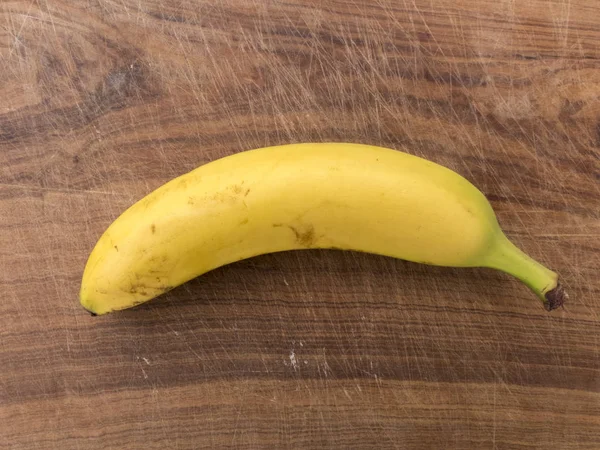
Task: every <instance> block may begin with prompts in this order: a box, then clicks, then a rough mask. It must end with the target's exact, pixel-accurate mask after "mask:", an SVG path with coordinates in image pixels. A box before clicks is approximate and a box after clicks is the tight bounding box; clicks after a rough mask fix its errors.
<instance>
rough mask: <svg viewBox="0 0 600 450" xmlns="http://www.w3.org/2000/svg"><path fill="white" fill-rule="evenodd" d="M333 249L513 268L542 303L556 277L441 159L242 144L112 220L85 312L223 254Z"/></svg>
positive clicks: (219, 262) (188, 273) (557, 295)
mask: <svg viewBox="0 0 600 450" xmlns="http://www.w3.org/2000/svg"><path fill="white" fill-rule="evenodd" d="M310 248H335V249H344V250H354V251H362V252H368V253H374V254H379V255H385V256H391V257H395V258H400V259H404V260H408V261H413V262H418V263H423V264H431V265H438V266H450V267H488V268H492V269H496V270H500V271H503V272H506V273H508V274H510V275H513V276H515V277H516V278H518V279H519V280H521V281H522V282H523V283H524V284H525V285H527V286H528V287H529V288H530V289H531V290H532V291H533V292H534V293H535V294H537V295H538V297H539V298H540V299H541V300H542V302H543V303H544V305H545V307H546V309H548V310H551V309H554V308H556V307H558V306H560V305H562V303H563V301H564V299H565V298H566V293H565V292H564V290H563V289H562V287H561V286H560V285H559V283H558V275H557V274H556V273H554V272H553V271H551V270H549V269H547V268H545V267H544V266H542V265H541V264H540V263H538V262H536V261H534V260H533V259H532V258H530V257H529V256H527V255H526V254H525V253H523V252H522V251H521V250H519V249H518V248H517V247H516V246H514V245H513V244H512V243H511V242H510V241H509V240H508V239H507V238H506V236H505V235H504V233H503V232H502V230H501V229H500V226H499V225H498V221H497V219H496V216H495V213H494V211H493V210H492V207H491V206H490V204H489V202H488V201H487V199H486V198H485V196H484V195H483V194H482V193H481V192H480V191H479V190H478V189H477V188H476V187H475V186H473V185H472V184H471V183H470V182H468V181H467V180H466V179H465V178H463V177H461V176H460V175H458V174H457V173H455V172H453V171H451V170H450V169H447V168H445V167H443V166H440V165H438V164H435V163H433V162H431V161H428V160H425V159H422V158H419V157H416V156H412V155H409V154H407V153H404V152H401V151H398V150H392V149H387V148H382V147H374V146H368V145H361V144H347V143H321V144H290V145H282V146H276V147H266V148H262V149H256V150H249V151H246V152H242V153H238V154H235V155H232V156H228V157H225V158H222V159H218V160H216V161H213V162H211V163H208V164H206V165H203V166H201V167H199V168H197V169H195V170H193V171H191V172H189V173H187V174H185V175H182V176H180V177H178V178H175V179H173V180H171V181H169V182H168V183H166V184H164V185H163V186H161V187H159V188H158V189H156V190H155V191H154V192H152V193H150V194H149V195H147V196H146V197H145V198H143V199H141V200H140V201H138V202H137V203H135V204H134V205H133V206H131V207H130V208H129V209H127V210H126V211H125V212H124V213H123V214H122V215H121V216H120V217H119V218H117V219H116V220H115V221H114V222H113V223H112V224H111V225H110V226H109V227H108V229H107V230H106V231H105V232H104V234H103V235H102V236H101V237H100V239H99V240H98V242H97V244H96V246H95V248H94V249H93V251H92V252H91V254H90V256H89V259H88V261H87V264H86V266H85V270H84V274H83V279H82V283H81V291H80V301H81V304H82V305H83V307H84V308H86V309H87V310H88V311H90V312H91V313H92V314H105V313H108V312H111V311H115V310H122V309H125V308H129V307H133V306H135V305H137V304H140V303H142V302H146V301H148V300H151V299H153V298H155V297H157V296H159V295H161V294H163V293H164V292H167V291H169V290H170V289H173V288H174V287H176V286H179V285H181V284H183V283H185V282H186V281H188V280H191V279H192V278H195V277H197V276H199V275H202V274H204V273H206V272H208V271H210V270H212V269H215V268H217V267H220V266H223V265H225V264H229V263H232V262H234V261H239V260H242V259H245V258H250V257H253V256H256V255H261V254H266V253H273V252H281V251H287V250H297V249H310Z"/></svg>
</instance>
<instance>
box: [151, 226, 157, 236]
mask: <svg viewBox="0 0 600 450" xmlns="http://www.w3.org/2000/svg"><path fill="white" fill-rule="evenodd" d="M150 230H151V231H152V234H154V233H156V225H154V224H152V225H150Z"/></svg>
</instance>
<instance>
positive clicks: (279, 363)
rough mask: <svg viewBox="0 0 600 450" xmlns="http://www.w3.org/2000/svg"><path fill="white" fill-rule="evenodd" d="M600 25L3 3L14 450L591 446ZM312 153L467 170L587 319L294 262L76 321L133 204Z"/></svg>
mask: <svg viewBox="0 0 600 450" xmlns="http://www.w3.org/2000/svg"><path fill="white" fill-rule="evenodd" d="M599 23H600V8H599V5H598V3H597V1H595V0H572V1H564V0H546V1H542V0H528V1H518V2H515V1H509V0H501V1H498V0H435V1H431V0H427V1H426V0H411V1H404V0H402V1H396V0H369V1H342V0H324V1H317V0H313V1H303V2H301V1H298V0H288V1H285V2H284V1H267V0H265V1H247V0H223V1H205V0H193V1H192V0H151V1H146V0H144V1H140V0H77V1H73V0H53V1H34V0H12V1H11V0H9V1H4V2H2V4H1V5H0V288H1V291H2V296H1V298H2V300H1V301H0V318H1V323H2V325H0V448H3V449H7V448H8V449H34V448H35V449H55V448H56V449H61V450H66V449H108V448H113V449H124V448H127V449H135V448H139V449H199V448H244V449H259V448H265V449H266V448H269V449H272V448H303V449H317V448H354V449H368V448H373V449H385V448H400V449H441V448H444V449H490V450H493V449H531V448H540V449H560V450H564V449H598V448H600V392H599V391H600V347H599V345H600V341H599V338H600V317H599V315H600V299H599V296H600V276H599V275H598V273H599V269H600V242H599V241H600V239H599V237H600V200H599V198H600V187H599V186H600V27H599V26H598V24H599ZM306 141H351V142H361V143H369V144H375V145H382V146H387V147H393V148H397V149H404V150H406V151H408V152H410V153H412V154H416V155H420V156H424V157H427V158H429V159H431V160H433V161H436V162H438V163H441V164H444V165H446V166H448V167H450V168H452V169H454V170H456V171H457V172H459V173H461V174H462V175H464V176H466V177H467V178H468V179H470V180H471V181H472V182H474V183H475V184H476V185H477V186H478V187H479V188H480V189H481V190H482V191H483V192H484V193H485V194H486V195H487V196H488V197H489V199H490V201H491V202H492V204H493V206H494V208H495V209H496V211H497V213H498V217H499V220H500V222H501V224H502V226H503V228H504V229H505V231H506V233H507V234H508V235H509V237H510V238H511V239H512V240H513V241H514V242H515V243H517V244H518V245H519V246H521V247H522V248H523V249H525V250H526V251H527V252H528V253H530V254H531V255H532V256H534V257H535V258H536V259H538V260H540V261H541V262H542V263H544V264H546V265H547V266H549V267H551V268H553V269H554V270H556V271H558V272H559V273H560V274H561V277H562V279H563V282H564V284H565V285H566V287H567V289H568V291H569V292H570V294H571V300H570V301H569V303H568V304H567V305H566V307H565V308H564V309H562V310H558V311H555V312H552V313H547V312H546V311H545V310H544V309H543V308H542V305H541V304H540V303H539V301H538V300H537V299H536V298H535V297H534V296H533V295H532V294H531V293H530V292H529V291H528V290H527V289H526V288H525V287H524V286H523V285H521V284H519V283H518V282H516V281H515V280H514V279H511V278H509V277H508V276H504V275H502V274H500V273H496V272H492V271H490V270H483V269H481V270H480V269H472V270H471V269H462V270H457V269H445V268H435V267H428V266H423V265H417V264H411V263H407V262H403V261H397V260H393V259H389V258H383V257H377V256H372V255H365V254H355V253H350V252H347V253H346V252H341V251H298V252H290V253H282V254H277V255H267V256H263V257H257V258H254V259H251V260H247V261H243V262H239V263H237V264H233V265H231V266H228V267H224V268H222V269H219V270H215V271H214V272H211V273H209V274H207V275H206V276H203V277H201V278H199V279H196V280H194V281H192V282H190V283H188V284H186V285H184V286H182V287H180V288H178V289H176V290H175V291H172V292H171V293H169V294H168V295H165V296H164V298H161V299H157V300H155V301H152V302H150V303H148V304H146V305H143V306H140V307H138V308H135V309H132V310H127V311H123V312H120V313H116V314H113V315H109V316H103V317H90V315H89V314H87V313H86V312H85V311H84V310H83V309H82V308H81V307H80V306H79V303H78V298H77V295H78V290H79V283H80V278H81V274H82V270H83V266H84V263H85V261H86V259H87V256H88V254H89V252H90V251H91V249H92V247H93V245H94V243H95V242H96V240H97V238H98V237H99V236H100V234H101V233H102V231H103V230H104V229H105V228H106V227H107V226H108V225H109V224H110V222H111V221H112V220H114V219H115V218H116V217H117V216H118V215H119V214H120V212H121V211H123V210H124V209H125V208H126V207H128V206H129V205H131V204H132V203H133V202H135V201H136V200H138V199H139V198H141V197H142V196H144V195H145V194H146V193H148V192H150V191H151V190H153V189H154V188H156V187H158V186H160V185H161V184H162V183H164V182H166V181H167V180H169V179H171V178H172V177H175V176H177V175H180V174H183V173H185V172H187V171H189V170H191V169H193V168H195V167H197V166H198V165H200V164H203V163H206V162H208V161H211V160H214V159H215V158H218V157H222V156H225V155H229V154H233V153H236V152H240V151H244V150H248V149H251V148H256V147H262V146H266V145H275V144H284V143H290V142H306ZM367 213H368V212H367ZM399 233H401V230H399Z"/></svg>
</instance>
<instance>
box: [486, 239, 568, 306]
mask: <svg viewBox="0 0 600 450" xmlns="http://www.w3.org/2000/svg"><path fill="white" fill-rule="evenodd" d="M486 266H487V267H490V268H493V269H498V270H501V271H502V272H505V273H508V274H509V275H512V276H514V277H516V278H518V279H519V280H521V281H522V282H523V283H524V284H525V285H526V286H527V287H529V289H531V290H532V291H533V292H535V294H536V295H537V296H538V297H539V298H540V299H541V300H542V302H543V303H544V306H545V308H546V309H547V310H548V311H551V310H553V309H556V308H558V307H559V306H562V305H563V303H564V301H565V300H566V299H567V298H568V296H567V294H566V292H565V291H564V289H563V288H562V286H561V285H560V283H559V282H558V274H556V273H555V272H553V271H551V270H550V269H548V268H546V267H544V266H543V265H542V264H540V263H538V262H537V261H536V260H534V259H533V258H531V257H529V256H528V255H527V254H526V253H524V252H523V251H522V250H521V249H519V248H518V247H517V246H515V245H514V244H513V243H512V242H510V241H509V240H508V238H507V237H506V236H504V235H501V236H500V238H499V239H498V240H497V242H496V244H495V246H494V248H493V251H492V252H491V253H490V255H489V257H488V258H487V264H486Z"/></svg>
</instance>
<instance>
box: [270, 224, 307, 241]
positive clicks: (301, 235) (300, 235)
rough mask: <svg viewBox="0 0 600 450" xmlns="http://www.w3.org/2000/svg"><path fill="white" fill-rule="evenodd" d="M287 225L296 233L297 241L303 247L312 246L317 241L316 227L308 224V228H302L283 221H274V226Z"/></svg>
mask: <svg viewBox="0 0 600 450" xmlns="http://www.w3.org/2000/svg"><path fill="white" fill-rule="evenodd" d="M279 227H287V228H289V229H290V230H292V232H293V233H294V236H295V237H296V243H297V244H298V245H301V246H302V247H312V246H313V245H314V244H315V242H316V235H315V227H313V226H312V225H310V224H309V225H307V226H306V229H304V230H301V229H299V228H298V227H295V226H293V225H285V224H282V223H274V224H273V228H279Z"/></svg>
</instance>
